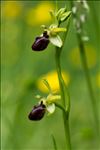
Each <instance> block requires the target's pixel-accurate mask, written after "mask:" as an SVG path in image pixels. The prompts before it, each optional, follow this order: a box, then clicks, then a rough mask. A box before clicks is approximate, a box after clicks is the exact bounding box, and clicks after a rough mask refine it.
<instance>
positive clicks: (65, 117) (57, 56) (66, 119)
mask: <svg viewBox="0 0 100 150" xmlns="http://www.w3.org/2000/svg"><path fill="white" fill-rule="evenodd" d="M60 55H61V49H60V48H58V47H56V54H55V59H56V69H57V74H58V79H59V85H60V92H61V99H62V103H63V106H64V108H65V109H66V98H65V90H64V88H65V83H64V80H63V77H62V74H61V66H60ZM66 113H68V115H66ZM68 116H69V112H64V111H63V121H64V130H65V136H66V144H67V149H68V150H71V141H70V131H69V117H68Z"/></svg>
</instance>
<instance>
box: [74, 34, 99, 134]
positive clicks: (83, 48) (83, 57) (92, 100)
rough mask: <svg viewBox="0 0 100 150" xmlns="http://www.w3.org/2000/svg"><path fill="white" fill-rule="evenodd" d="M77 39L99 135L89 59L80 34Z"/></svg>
mask: <svg viewBox="0 0 100 150" xmlns="http://www.w3.org/2000/svg"><path fill="white" fill-rule="evenodd" d="M77 37H78V43H79V50H80V56H81V62H82V65H83V69H84V74H85V77H86V81H87V87H88V91H89V95H90V98H91V104H92V110H93V115H94V120H95V128H96V130H97V134H99V132H100V131H99V114H98V109H97V104H96V99H95V96H94V91H93V88H92V83H91V78H90V74H89V70H88V64H87V58H86V54H85V47H84V43H83V41H82V39H81V36H80V34H77Z"/></svg>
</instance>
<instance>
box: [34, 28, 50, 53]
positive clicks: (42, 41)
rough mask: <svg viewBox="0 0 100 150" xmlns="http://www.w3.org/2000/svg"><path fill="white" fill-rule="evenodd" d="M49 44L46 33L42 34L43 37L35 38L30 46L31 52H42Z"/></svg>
mask: <svg viewBox="0 0 100 150" xmlns="http://www.w3.org/2000/svg"><path fill="white" fill-rule="evenodd" d="M48 44H49V36H48V35H47V32H46V31H44V32H43V36H40V37H36V39H35V42H34V43H33V45H32V50H34V51H42V50H45V49H46V48H47V46H48Z"/></svg>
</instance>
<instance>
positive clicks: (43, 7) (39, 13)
mask: <svg viewBox="0 0 100 150" xmlns="http://www.w3.org/2000/svg"><path fill="white" fill-rule="evenodd" d="M52 9H54V6H53V3H52V2H47V1H43V2H39V4H38V5H37V6H36V7H35V8H34V7H33V8H31V9H30V10H29V11H28V13H27V17H26V21H27V23H28V24H29V25H32V26H33V25H37V24H39V25H40V24H44V23H45V22H49V21H50V20H51V16H50V14H49V11H50V10H52Z"/></svg>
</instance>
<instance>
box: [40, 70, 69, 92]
mask: <svg viewBox="0 0 100 150" xmlns="http://www.w3.org/2000/svg"><path fill="white" fill-rule="evenodd" d="M62 76H63V79H64V81H65V83H66V85H68V84H69V82H70V76H69V74H68V73H66V72H64V71H62ZM43 79H46V80H47V81H48V83H49V84H50V87H51V89H52V91H59V81H58V76H57V73H56V71H51V72H48V73H47V74H45V75H44V76H42V77H40V79H38V81H37V87H38V89H39V90H41V91H42V92H44V93H47V92H49V91H48V89H47V87H46V86H45V84H44V83H43Z"/></svg>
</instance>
